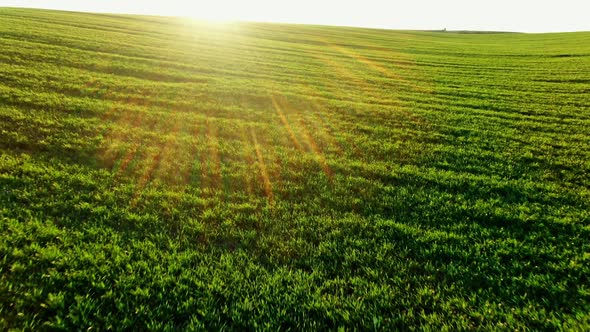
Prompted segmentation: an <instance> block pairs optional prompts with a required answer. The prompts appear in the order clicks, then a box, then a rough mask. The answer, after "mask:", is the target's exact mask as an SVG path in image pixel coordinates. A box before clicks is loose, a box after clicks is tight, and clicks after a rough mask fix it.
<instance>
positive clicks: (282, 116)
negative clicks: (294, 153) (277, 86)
mask: <svg viewBox="0 0 590 332" xmlns="http://www.w3.org/2000/svg"><path fill="white" fill-rule="evenodd" d="M271 99H272V105H273V106H274V108H275V111H276V112H277V114H278V115H279V118H280V119H281V122H282V123H283V126H285V129H287V133H289V137H290V138H291V142H293V144H294V145H295V147H296V148H297V150H299V151H303V148H302V147H301V144H300V143H299V140H298V139H297V137H295V133H294V132H293V128H291V125H290V124H289V121H288V120H287V117H286V116H285V113H284V112H283V110H282V109H281V107H280V106H279V104H278V103H277V100H276V98H275V96H274V95H273V96H271Z"/></svg>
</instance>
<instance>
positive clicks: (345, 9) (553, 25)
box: [0, 0, 590, 32]
mask: <svg viewBox="0 0 590 332" xmlns="http://www.w3.org/2000/svg"><path fill="white" fill-rule="evenodd" d="M2 6H6V7H34V8H51V9H64V10H75V11H89V12H107V13H137V14H152V15H173V16H192V17H197V18H204V19H222V20H247V21H268V22H290V23H313V24H326V25H347V26H362V27H375V28H391V29H442V28H447V29H449V30H503V31H522V32H555V31H590V0H390V1H386V0H363V1H354V0H274V1H273V0H241V1H240V0H213V1H204V0H193V1H181V0H158V1H156V0H143V1H142V0H118V1H117V0H100V1H99V0H95V1H92V0H0V7H2Z"/></svg>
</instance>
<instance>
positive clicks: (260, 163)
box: [250, 129, 274, 205]
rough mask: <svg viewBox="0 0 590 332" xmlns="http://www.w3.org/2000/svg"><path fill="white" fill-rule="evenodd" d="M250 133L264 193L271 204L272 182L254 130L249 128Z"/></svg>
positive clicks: (272, 200)
mask: <svg viewBox="0 0 590 332" xmlns="http://www.w3.org/2000/svg"><path fill="white" fill-rule="evenodd" d="M250 133H251V135H252V142H253V143H254V150H255V151H256V158H257V159H258V167H259V168H260V175H261V176H262V181H263V184H264V194H265V195H266V198H267V199H268V202H269V203H270V204H271V205H272V204H273V202H274V194H273V191H272V183H271V182H270V177H269V176H268V170H267V168H266V163H265V162H264V158H263V157H262V149H261V148H260V144H258V139H257V138H256V133H255V132H254V130H253V129H250Z"/></svg>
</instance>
